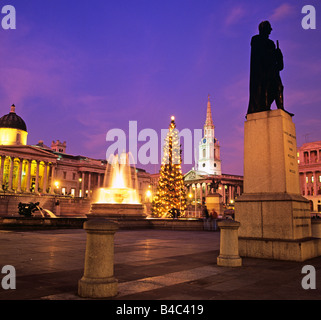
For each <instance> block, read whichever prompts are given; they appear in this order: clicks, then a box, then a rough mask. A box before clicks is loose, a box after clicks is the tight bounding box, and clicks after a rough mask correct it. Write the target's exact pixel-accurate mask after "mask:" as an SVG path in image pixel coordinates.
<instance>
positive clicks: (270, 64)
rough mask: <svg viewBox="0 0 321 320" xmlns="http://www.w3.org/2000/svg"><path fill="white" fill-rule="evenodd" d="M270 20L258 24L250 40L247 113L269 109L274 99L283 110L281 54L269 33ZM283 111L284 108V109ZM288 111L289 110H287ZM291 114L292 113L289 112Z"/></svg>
mask: <svg viewBox="0 0 321 320" xmlns="http://www.w3.org/2000/svg"><path fill="white" fill-rule="evenodd" d="M271 31H272V27H271V24H270V22H268V21H263V22H261V23H260V24H259V34H258V35H255V36H253V37H252V40H251V70H250V101H249V107H248V110H247V113H248V114H249V113H255V112H261V111H268V110H271V105H272V103H273V101H275V103H276V106H277V108H278V109H282V110H284V105H283V84H282V81H281V78H280V71H281V70H283V67H284V65H283V55H282V52H281V50H280V48H279V42H278V41H277V47H275V44H274V42H273V41H272V40H270V39H269V35H270V33H271ZM284 111H285V110H284ZM288 113H289V112H288ZM289 114H290V115H291V116H293V114H292V113H289Z"/></svg>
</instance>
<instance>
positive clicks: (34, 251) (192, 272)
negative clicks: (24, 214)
mask: <svg viewBox="0 0 321 320" xmlns="http://www.w3.org/2000/svg"><path fill="white" fill-rule="evenodd" d="M219 237H220V233H219V232H209V231H193V232H192V231H166V230H119V231H118V232H117V233H116V234H115V277H116V279H118V282H119V284H118V289H119V294H118V296H117V297H115V298H113V300H231V299H233V300H239V299H242V300H244V299H245V300H249V299H250V300H254V299H255V300H263V299H264V300H267V299H268V300H270V299H273V300H285V299H291V300H292V299H309V300H311V299H320V298H321V281H320V278H321V257H320V258H315V259H312V260H309V261H305V262H303V263H297V262H287V261H272V260H263V259H251V258H243V266H242V267H239V268H227V267H220V266H217V264H216V258H217V256H218V255H219ZM85 246H86V232H85V231H84V230H81V229H77V230H48V231H25V232H17V231H0V268H2V267H3V266H4V265H12V266H14V267H15V269H16V289H15V290H4V289H2V288H1V287H0V299H1V300H79V299H80V298H79V297H78V296H77V288H78V280H79V279H80V278H81V277H82V275H83V268H84V256H85ZM307 264H309V265H312V266H314V267H315V269H316V275H317V276H316V289H315V290H304V289H303V288H302V286H301V280H302V278H303V277H304V274H302V273H301V270H302V267H303V266H304V265H307ZM1 276H2V277H3V276H4V275H1V274H0V277H1Z"/></svg>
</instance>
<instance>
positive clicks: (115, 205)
mask: <svg viewBox="0 0 321 320" xmlns="http://www.w3.org/2000/svg"><path fill="white" fill-rule="evenodd" d="M137 190H138V188H137V173H136V169H135V167H134V166H130V165H129V154H127V153H122V154H121V155H120V156H118V155H116V156H114V155H112V156H111V157H110V158H109V160H108V162H107V166H106V171H105V177H104V184H103V187H102V188H99V189H98V191H97V193H96V195H94V202H93V203H92V204H91V209H90V212H89V214H88V215H87V216H88V218H91V217H103V218H110V219H115V220H119V219H142V218H145V217H146V214H145V213H144V211H145V208H144V206H143V205H142V204H141V203H140V201H139V195H138V191H137Z"/></svg>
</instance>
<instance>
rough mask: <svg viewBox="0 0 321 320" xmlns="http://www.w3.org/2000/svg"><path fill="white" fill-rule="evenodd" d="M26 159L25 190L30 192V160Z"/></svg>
mask: <svg viewBox="0 0 321 320" xmlns="http://www.w3.org/2000/svg"><path fill="white" fill-rule="evenodd" d="M27 161H28V172H27V184H26V192H30V180H31V162H32V160H27Z"/></svg>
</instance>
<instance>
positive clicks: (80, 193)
mask: <svg viewBox="0 0 321 320" xmlns="http://www.w3.org/2000/svg"><path fill="white" fill-rule="evenodd" d="M78 181H79V192H78V195H79V197H81V196H82V190H81V182H82V178H79V179H78Z"/></svg>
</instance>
